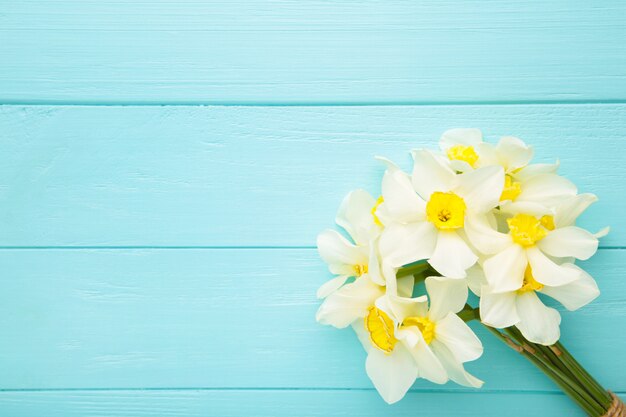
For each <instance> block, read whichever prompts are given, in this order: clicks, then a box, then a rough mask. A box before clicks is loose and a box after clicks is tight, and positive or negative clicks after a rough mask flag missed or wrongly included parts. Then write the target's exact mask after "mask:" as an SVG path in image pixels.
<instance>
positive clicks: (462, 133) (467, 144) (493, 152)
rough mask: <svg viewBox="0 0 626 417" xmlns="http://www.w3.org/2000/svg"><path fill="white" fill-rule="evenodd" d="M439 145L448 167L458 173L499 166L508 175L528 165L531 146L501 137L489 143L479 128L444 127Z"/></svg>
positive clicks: (531, 154)
mask: <svg viewBox="0 0 626 417" xmlns="http://www.w3.org/2000/svg"><path fill="white" fill-rule="evenodd" d="M439 146H440V148H441V150H442V151H443V152H444V153H445V155H446V156H447V157H448V159H449V160H450V164H451V166H452V168H453V169H454V170H456V171H459V172H466V171H470V170H472V169H475V168H480V167H486V166H492V165H499V166H502V167H503V168H504V171H505V173H507V174H510V173H512V172H515V171H517V170H519V169H521V168H523V167H525V166H526V165H528V164H529V163H530V160H531V159H532V157H533V150H532V148H531V147H530V146H527V145H526V144H525V143H524V142H523V141H522V140H521V139H518V138H516V137H513V136H505V137H503V138H501V139H500V141H499V142H498V144H497V145H496V146H493V145H492V144H490V143H487V142H483V134H482V132H481V131H480V130H479V129H462V128H460V129H450V130H447V131H445V132H444V133H443V135H441V139H440V140H439Z"/></svg>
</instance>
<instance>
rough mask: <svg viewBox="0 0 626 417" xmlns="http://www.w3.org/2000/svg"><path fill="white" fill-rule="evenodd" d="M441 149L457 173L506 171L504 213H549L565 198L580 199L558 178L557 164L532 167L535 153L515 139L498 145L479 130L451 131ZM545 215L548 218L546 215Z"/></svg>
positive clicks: (573, 187) (502, 198)
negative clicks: (487, 169)
mask: <svg viewBox="0 0 626 417" xmlns="http://www.w3.org/2000/svg"><path fill="white" fill-rule="evenodd" d="M439 146H440V147H441V149H442V150H443V151H444V153H445V154H446V156H447V158H448V159H449V160H450V165H451V167H452V168H453V169H455V170H456V171H459V172H467V171H470V170H472V169H476V168H481V167H486V166H494V165H496V166H501V167H502V168H503V169H504V172H505V176H504V187H503V190H502V194H501V196H500V201H501V202H502V203H503V204H501V206H502V208H503V210H505V211H509V212H528V211H529V210H531V209H532V210H533V212H535V213H537V214H538V213H539V212H541V211H545V210H546V209H545V208H546V207H548V208H549V207H551V206H552V205H554V204H557V203H559V202H560V200H561V199H562V198H565V197H571V196H573V195H576V192H577V190H576V186H575V185H574V184H573V183H572V182H571V181H569V180H567V179H565V178H563V177H561V176H559V175H556V171H557V168H558V163H556V164H532V165H529V163H530V161H531V159H532V157H533V149H532V148H531V147H530V146H528V145H526V144H525V143H524V141H522V140H521V139H519V138H516V137H513V136H505V137H502V138H500V141H499V142H498V144H497V145H495V146H494V145H492V144H490V143H486V142H483V135H482V132H481V131H480V130H478V129H451V130H448V131H446V132H444V133H443V135H442V136H441V139H440V141H439ZM542 214H546V213H545V212H544V213H542Z"/></svg>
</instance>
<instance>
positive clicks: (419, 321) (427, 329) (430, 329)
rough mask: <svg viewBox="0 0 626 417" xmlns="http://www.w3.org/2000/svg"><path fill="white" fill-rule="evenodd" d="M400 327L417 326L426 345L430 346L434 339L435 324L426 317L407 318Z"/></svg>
mask: <svg viewBox="0 0 626 417" xmlns="http://www.w3.org/2000/svg"><path fill="white" fill-rule="evenodd" d="M402 326H403V327H409V326H417V328H418V329H420V332H421V333H422V336H423V337H424V341H426V343H427V344H430V342H432V341H433V339H434V338H435V323H434V322H432V321H430V319H428V317H407V318H406V319H404V321H403V322H402Z"/></svg>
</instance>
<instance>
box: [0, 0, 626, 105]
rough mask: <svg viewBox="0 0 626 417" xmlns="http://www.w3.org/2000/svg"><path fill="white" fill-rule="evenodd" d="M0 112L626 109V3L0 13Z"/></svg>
mask: <svg viewBox="0 0 626 417" xmlns="http://www.w3.org/2000/svg"><path fill="white" fill-rule="evenodd" d="M0 8H1V10H2V13H0V37H1V38H2V42H0V56H1V57H2V65H1V67H0V102H1V103H11V104H16V103H31V104H32V103H83V104H85V103H134V104H138V103H153V104H163V103H170V104H172V103H179V104H194V103H204V104H226V103H237V104H256V103H262V104H268V103H300V104H302V103H309V104H313V103H326V104H333V103H334V104H337V103H344V104H346V103H369V104H372V103H379V104H382V103H397V104H399V103H458V102H520V101H522V102H528V101H532V102H546V101H547V102H555V101H558V102H564V101H565V102H569V101H577V102H579V101H600V100H602V101H607V100H622V101H623V100H625V99H626V53H625V49H624V42H623V39H624V38H625V37H626V4H625V3H624V2H619V1H613V0H602V1H594V2H589V1H578V0H577V1H567V0H558V1H551V2H545V1H541V0H522V1H499V2H488V3H485V2H483V1H445V2H442V1H437V0H430V1H421V2H414V1H406V0H389V1H384V2H381V1H372V0H359V1H351V2H335V1H312V0H307V1H303V0H286V1H279V0H274V1H260V0H258V1H252V0H248V1H211V2H202V1H196V0H183V1H172V0H168V1H151V2H139V1H118V0H72V1H70V0H55V1H49V0H24V1H19V2H14V1H9V0H3V1H0Z"/></svg>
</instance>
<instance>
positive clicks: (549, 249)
mask: <svg viewBox="0 0 626 417" xmlns="http://www.w3.org/2000/svg"><path fill="white" fill-rule="evenodd" d="M537 246H539V249H541V250H542V251H543V252H545V253H547V254H548V255H550V256H555V257H557V258H565V257H568V256H573V257H574V258H577V259H582V260H585V259H589V258H590V257H591V256H592V255H593V254H594V253H596V251H597V250H598V239H597V238H596V237H595V236H594V235H592V234H591V233H589V232H588V231H586V230H585V229H581V228H580V227H576V226H566V227H562V228H560V229H555V230H553V231H551V232H550V233H548V235H547V236H546V237H545V238H543V239H541V240H540V241H539V242H538V243H537Z"/></svg>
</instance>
